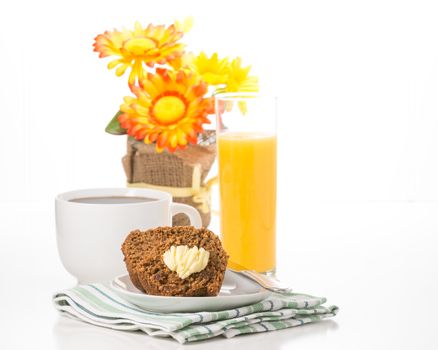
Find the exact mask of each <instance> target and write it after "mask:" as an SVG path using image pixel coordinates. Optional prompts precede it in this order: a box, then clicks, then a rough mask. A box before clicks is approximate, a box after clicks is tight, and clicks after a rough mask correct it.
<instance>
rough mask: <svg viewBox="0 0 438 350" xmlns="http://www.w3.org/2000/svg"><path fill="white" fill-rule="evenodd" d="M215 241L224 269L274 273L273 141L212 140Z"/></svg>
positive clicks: (258, 137)
mask: <svg viewBox="0 0 438 350" xmlns="http://www.w3.org/2000/svg"><path fill="white" fill-rule="evenodd" d="M218 147H219V150H218V151H219V181H220V201H221V214H220V215H221V238H222V242H223V244H224V247H225V250H226V251H227V252H228V254H229V255H230V259H229V267H231V268H234V269H242V268H245V269H250V270H256V271H259V272H267V271H271V270H273V269H275V212H276V183H277V182H276V161H277V159H276V154H277V138H276V137H275V136H273V135H264V134H259V133H237V132H236V133H233V132H228V133H223V134H220V135H219V137H218Z"/></svg>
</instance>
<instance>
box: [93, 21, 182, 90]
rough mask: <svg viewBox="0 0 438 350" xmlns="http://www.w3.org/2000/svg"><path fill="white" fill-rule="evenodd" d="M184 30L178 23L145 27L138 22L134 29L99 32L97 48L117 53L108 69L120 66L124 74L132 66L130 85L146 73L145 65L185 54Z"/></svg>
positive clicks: (103, 53) (105, 54)
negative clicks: (177, 25) (177, 27)
mask: <svg viewBox="0 0 438 350" xmlns="http://www.w3.org/2000/svg"><path fill="white" fill-rule="evenodd" d="M183 34H184V33H183V31H182V30H178V29H176V27H175V25H173V24H172V25H170V26H169V27H167V28H166V27H165V26H164V25H158V26H154V25H152V24H149V25H148V26H147V27H146V28H143V27H142V26H141V24H140V23H139V22H136V23H135V27H134V30H127V29H123V31H118V30H116V29H115V30H114V31H112V32H108V31H106V32H105V33H103V34H100V35H98V36H97V37H96V38H95V42H94V45H93V46H94V51H96V52H99V57H101V58H102V57H108V56H115V57H117V58H116V59H115V60H113V61H111V62H109V63H108V69H113V68H115V67H117V69H116V75H117V76H121V75H123V74H124V73H125V71H126V70H127V69H128V68H130V69H131V73H130V75H129V79H128V82H129V85H130V86H132V85H133V84H134V83H135V81H136V79H138V80H140V79H142V78H144V75H145V65H146V66H149V67H153V66H154V65H155V64H165V63H166V62H168V61H171V60H173V59H175V58H177V57H179V56H181V55H182V53H183V50H184V45H183V44H181V43H179V42H178V40H180V39H181V38H182V36H183Z"/></svg>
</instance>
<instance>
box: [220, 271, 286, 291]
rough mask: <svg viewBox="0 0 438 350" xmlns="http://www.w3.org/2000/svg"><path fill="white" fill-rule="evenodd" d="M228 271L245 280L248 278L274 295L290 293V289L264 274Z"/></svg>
mask: <svg viewBox="0 0 438 350" xmlns="http://www.w3.org/2000/svg"><path fill="white" fill-rule="evenodd" d="M228 270H230V271H232V272H234V273H237V274H239V275H243V276H245V277H246V278H249V279H250V280H252V281H254V282H256V283H257V284H259V285H260V286H262V287H263V288H265V289H267V290H269V291H271V292H274V293H290V292H292V289H291V288H289V287H287V286H286V285H285V284H284V283H281V282H280V281H279V280H277V279H276V278H275V277H271V276H267V275H264V274H261V273H259V272H256V271H252V270H240V271H237V270H233V269H230V268H228Z"/></svg>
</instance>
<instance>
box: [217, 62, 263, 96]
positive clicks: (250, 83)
mask: <svg viewBox="0 0 438 350" xmlns="http://www.w3.org/2000/svg"><path fill="white" fill-rule="evenodd" d="M250 70H251V66H248V67H242V60H241V58H240V57H236V58H235V59H234V60H233V61H232V62H231V65H230V70H229V73H228V74H229V75H228V79H227V82H226V86H225V88H224V91H227V92H257V91H259V85H258V79H257V77H254V76H250V75H249V71H250Z"/></svg>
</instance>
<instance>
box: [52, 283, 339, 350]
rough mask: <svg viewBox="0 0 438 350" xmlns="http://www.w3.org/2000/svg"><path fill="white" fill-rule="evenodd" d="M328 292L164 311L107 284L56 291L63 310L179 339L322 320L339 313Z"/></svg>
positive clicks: (80, 317)
mask: <svg viewBox="0 0 438 350" xmlns="http://www.w3.org/2000/svg"><path fill="white" fill-rule="evenodd" d="M325 302H326V299H325V298H318V297H314V296H311V295H306V294H296V293H290V294H287V295H279V294H273V295H272V296H270V297H269V298H267V299H265V300H263V301H262V302H259V303H257V304H254V305H249V306H244V307H240V308H237V309H231V310H226V311H217V312H196V313H175V314H160V313H156V312H149V311H144V310H142V309H140V308H138V307H137V306H135V305H133V304H131V303H129V302H127V301H125V300H124V299H121V298H120V297H119V296H117V295H116V294H115V293H114V292H113V291H111V289H109V288H108V287H106V286H105V285H103V284H87V285H78V286H76V287H74V288H71V289H68V290H65V291H62V292H60V293H57V294H55V295H54V296H53V303H54V305H55V308H56V309H58V310H59V311H60V312H61V313H62V314H64V315H66V316H68V317H71V318H74V319H78V320H82V321H85V322H88V323H91V324H94V325H97V326H101V327H106V328H112V329H117V330H125V331H137V330H140V331H143V332H145V333H147V334H148V335H151V336H156V337H172V338H173V339H175V340H177V341H178V342H179V343H181V344H183V343H187V342H192V341H197V340H202V339H208V338H213V337H216V336H219V335H221V336H224V337H226V338H231V337H234V336H236V335H240V334H248V333H259V332H269V331H275V330H279V329H284V328H289V327H295V326H300V325H303V324H306V323H312V322H316V321H320V320H322V319H325V318H328V317H333V316H335V315H336V314H337V312H338V308H337V307H336V306H323V304H324V303H325Z"/></svg>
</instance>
